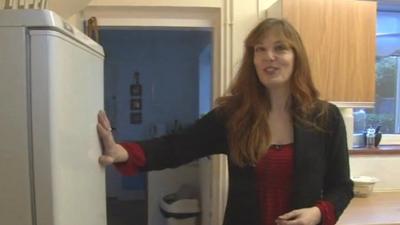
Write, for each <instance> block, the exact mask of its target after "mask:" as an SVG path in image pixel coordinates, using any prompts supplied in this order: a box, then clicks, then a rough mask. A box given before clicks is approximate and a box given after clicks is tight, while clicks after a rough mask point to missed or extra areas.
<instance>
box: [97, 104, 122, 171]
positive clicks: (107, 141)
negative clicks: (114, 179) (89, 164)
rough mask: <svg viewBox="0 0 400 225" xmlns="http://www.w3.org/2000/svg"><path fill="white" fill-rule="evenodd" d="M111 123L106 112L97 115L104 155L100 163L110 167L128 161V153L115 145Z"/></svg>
mask: <svg viewBox="0 0 400 225" xmlns="http://www.w3.org/2000/svg"><path fill="white" fill-rule="evenodd" d="M111 131H112V128H111V124H110V121H109V120H108V118H107V115H106V113H105V112H104V111H100V112H99V113H98V114H97V133H98V135H99V137H100V140H101V143H102V148H103V153H102V155H101V156H100V157H99V163H100V164H101V165H103V166H108V165H110V164H113V163H117V162H125V161H127V160H128V157H129V155H128V152H127V151H126V150H125V149H124V148H123V147H122V146H121V145H119V144H117V143H115V141H114V137H113V134H112V132H111Z"/></svg>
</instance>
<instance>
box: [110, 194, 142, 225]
mask: <svg viewBox="0 0 400 225" xmlns="http://www.w3.org/2000/svg"><path fill="white" fill-rule="evenodd" d="M146 219H147V218H146V204H145V201H144V200H135V201H120V200H117V199H115V198H108V199H107V225H147V222H146Z"/></svg>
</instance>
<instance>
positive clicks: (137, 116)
mask: <svg viewBox="0 0 400 225" xmlns="http://www.w3.org/2000/svg"><path fill="white" fill-rule="evenodd" d="M130 119H131V124H140V123H142V113H140V112H132V113H131V118H130Z"/></svg>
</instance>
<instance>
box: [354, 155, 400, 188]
mask: <svg viewBox="0 0 400 225" xmlns="http://www.w3.org/2000/svg"><path fill="white" fill-rule="evenodd" d="M350 167H351V168H350V169H351V175H354V176H361V175H366V176H374V177H377V178H378V179H379V180H380V181H379V182H378V183H376V184H375V188H374V191H376V192H380V191H400V179H399V177H400V155H385V156H382V155H369V156H367V155H365V156H351V157H350Z"/></svg>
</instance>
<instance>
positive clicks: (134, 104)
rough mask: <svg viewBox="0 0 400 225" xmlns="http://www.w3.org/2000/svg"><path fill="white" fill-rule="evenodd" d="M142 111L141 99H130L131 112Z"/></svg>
mask: <svg viewBox="0 0 400 225" xmlns="http://www.w3.org/2000/svg"><path fill="white" fill-rule="evenodd" d="M141 109H142V99H140V98H134V99H131V110H141Z"/></svg>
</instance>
